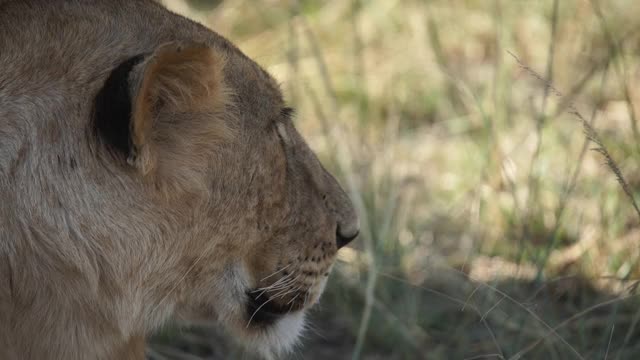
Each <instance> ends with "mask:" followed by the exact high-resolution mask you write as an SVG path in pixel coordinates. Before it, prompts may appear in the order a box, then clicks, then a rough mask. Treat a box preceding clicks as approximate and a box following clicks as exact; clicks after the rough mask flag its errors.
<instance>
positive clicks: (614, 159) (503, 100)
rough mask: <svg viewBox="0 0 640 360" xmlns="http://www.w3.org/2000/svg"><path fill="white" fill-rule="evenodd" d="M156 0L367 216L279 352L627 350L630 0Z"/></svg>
mask: <svg viewBox="0 0 640 360" xmlns="http://www.w3.org/2000/svg"><path fill="white" fill-rule="evenodd" d="M168 2H170V5H171V6H173V7H174V9H176V10H177V11H179V12H182V13H184V14H186V15H188V16H191V17H194V18H196V19H197V20H199V21H201V22H203V23H206V24H207V25H209V26H210V27H212V28H213V29H214V30H216V31H218V32H220V33H222V34H223V35H225V36H227V37H228V38H230V39H231V40H232V41H234V42H235V43H236V44H238V45H239V47H240V48H241V49H242V50H243V51H245V52H246V53H247V54H248V55H249V56H251V57H252V58H254V59H256V61H258V62H259V63H260V64H261V65H263V66H265V67H266V68H267V69H268V70H269V71H270V72H271V73H272V74H273V75H274V76H275V77H276V78H277V79H278V80H279V81H281V83H282V87H283V89H284V90H285V92H286V94H287V97H288V99H289V102H290V103H291V104H292V105H293V106H294V107H295V108H296V110H297V114H298V116H297V119H296V125H297V126H298V128H299V129H300V130H301V132H302V133H303V134H304V135H305V137H306V138H307V139H308V140H309V142H310V144H311V146H312V147H313V148H314V150H316V151H317V152H318V153H319V155H320V157H321V158H322V160H323V161H324V162H325V163H326V164H327V165H328V167H329V168H330V169H331V170H332V171H333V172H334V173H336V174H337V175H338V176H339V178H340V179H341V180H342V182H343V184H344V185H345V187H346V188H348V189H349V192H350V194H351V195H352V198H353V199H354V201H355V203H356V205H357V207H358V208H359V211H360V213H361V216H362V218H363V219H364V222H363V224H364V232H363V236H362V237H361V238H360V240H359V241H358V243H357V244H354V247H353V248H351V249H349V250H348V251H346V252H344V253H343V254H342V255H341V261H340V263H339V266H338V271H337V272H336V273H334V277H333V281H332V282H331V286H330V288H329V290H328V292H327V294H326V296H325V297H324V299H323V302H322V304H321V306H320V308H319V309H318V311H317V318H318V320H317V321H316V322H315V324H316V325H315V326H316V327H317V329H316V331H312V332H310V334H309V336H308V338H309V339H308V341H307V342H306V346H304V347H303V348H301V349H300V351H299V352H298V353H297V354H294V355H293V356H292V358H304V359H307V358H309V359H314V358H317V359H325V358H327V357H329V356H331V357H333V358H335V359H348V358H353V359H359V358H365V359H389V358H397V359H415V358H428V359H519V358H526V359H537V358H543V359H571V358H574V359H591V358H599V359H636V358H639V357H640V326H639V324H638V322H639V321H640V306H638V305H640V301H639V299H638V291H637V284H638V281H637V279H639V278H640V267H639V266H638V264H639V259H640V243H639V242H640V216H639V214H638V213H637V211H638V209H637V206H636V205H635V201H634V197H636V196H637V195H638V194H637V192H638V191H637V189H638V186H639V185H640V168H639V166H640V161H639V160H638V155H640V142H639V140H640V134H639V131H638V126H637V123H636V121H637V115H636V114H637V112H638V110H640V108H638V106H639V104H640V103H639V100H640V98H639V97H640V91H639V89H638V88H636V87H635V86H634V85H635V83H637V78H638V73H639V72H638V70H640V61H639V58H638V56H637V54H638V50H640V49H639V47H638V44H640V41H639V40H640V21H639V20H638V19H640V4H635V3H633V2H629V1H622V0H612V1H604V0H600V1H598V0H592V1H582V0H562V1H560V0H544V1H504V0H502V1H500V0H495V1H479V0H475V1H474V0H455V1H445V0H437V1H412V0H404V1H393V0H391V1H387V0H371V1H357V0H354V1H331V2H325V1H298V2H296V1H291V2H284V1H249V0H228V1H223V2H220V3H219V4H217V3H216V2H214V3H216V4H213V3H211V2H208V1H204V0H200V1H191V3H192V5H194V4H195V5H197V6H194V7H190V6H189V5H187V4H185V3H183V2H182V0H172V1H168ZM208 3H211V5H207V4H208ZM510 54H512V55H513V56H512V55H510ZM550 85H552V86H550ZM556 89H558V90H556ZM560 92H562V93H563V94H564V95H560ZM583 115H587V116H583ZM585 135H586V136H585ZM588 140H591V141H592V142H589V141H588ZM590 148H595V149H596V150H597V151H598V152H600V154H598V153H597V152H592V151H588V150H589V149H590ZM603 149H604V150H603ZM601 155H604V158H603V157H602V156H601ZM612 169H614V171H612ZM621 184H622V185H623V186H620V185H621ZM634 207H636V208H635V209H634ZM225 343H226V342H225V341H224V340H222V338H220V337H219V336H218V335H216V334H215V331H213V330H212V329H208V328H202V327H198V328H194V329H191V330H185V331H183V332H181V333H173V332H172V331H167V333H166V334H162V335H161V336H159V337H158V338H156V339H155V340H154V345H153V346H152V347H151V350H150V351H152V352H153V355H152V357H154V358H158V359H162V358H189V357H188V356H189V355H188V354H192V355H191V356H198V357H196V358H210V359H212V358H215V359H223V358H239V357H249V355H247V354H245V353H244V352H242V351H241V350H238V349H237V348H235V347H233V346H231V345H229V344H225Z"/></svg>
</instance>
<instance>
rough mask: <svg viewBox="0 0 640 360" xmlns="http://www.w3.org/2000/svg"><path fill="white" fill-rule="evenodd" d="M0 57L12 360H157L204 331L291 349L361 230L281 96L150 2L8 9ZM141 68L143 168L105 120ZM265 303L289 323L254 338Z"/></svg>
mask: <svg viewBox="0 0 640 360" xmlns="http://www.w3.org/2000/svg"><path fill="white" fill-rule="evenodd" d="M0 49H2V50H1V51H0V69H2V70H1V71H0V229H2V232H0V359H49V358H50V359H72V360H73V359H142V358H143V357H144V338H145V336H147V335H149V334H150V333H151V332H153V331H154V330H155V329H157V328H158V327H159V326H161V325H162V324H164V323H166V322H167V321H170V320H171V319H173V318H176V317H179V318H184V317H190V316H196V317H198V318H206V319H210V320H212V321H217V322H219V323H220V326H221V327H223V328H225V329H226V330H227V331H229V332H230V333H231V334H232V336H233V337H235V338H236V339H237V340H239V341H240V342H242V343H245V344H247V345H249V346H252V347H253V348H255V349H257V350H258V351H260V352H262V353H263V354H265V355H270V354H275V353H278V352H280V351H283V350H287V349H289V348H290V347H291V346H292V345H293V344H294V343H295V341H296V339H297V337H298V335H299V333H300V332H301V329H302V323H303V319H304V311H305V310H306V309H308V308H309V307H311V306H313V304H315V303H316V302H317V300H318V298H319V297H320V294H321V292H322V290H323V288H324V285H325V283H326V279H327V278H326V275H327V274H328V272H329V271H330V268H331V266H332V264H333V262H334V260H335V255H336V252H337V246H336V233H338V234H341V235H342V236H345V237H351V236H353V235H355V234H356V233H357V231H358V222H357V218H356V215H355V212H354V210H353V208H352V206H351V204H350V202H349V200H348V198H347V196H346V195H345V193H344V192H343V191H342V189H341V188H340V186H339V185H338V183H337V182H336V181H335V179H333V177H332V176H331V175H330V174H328V173H327V172H326V171H325V170H324V169H323V168H322V165H321V164H320V163H319V162H318V160H317V159H316V157H315V155H314V154H313V153H312V151H311V150H310V149H309V148H308V146H307V145H306V143H305V142H304V140H303V139H302V137H301V136H300V135H299V134H298V133H297V131H296V130H295V128H294V127H293V124H292V123H291V121H290V120H289V119H287V118H286V117H285V116H283V111H282V109H283V108H284V107H285V104H284V103H283V100H282V95H281V93H280V90H279V89H278V86H277V84H276V83H275V81H274V80H273V79H272V78H271V77H270V76H269V75H268V74H267V73H266V72H265V71H264V70H262V69H261V68H260V67H259V66H258V65H256V64H255V63H254V62H253V61H251V60H250V59H248V58H247V57H246V56H245V55H243V54H242V53H241V52H240V51H239V50H238V49H236V48H235V47H234V46H233V45H232V44H230V43H229V42H228V41H226V40H225V39H224V38H222V37H220V36H219V35H217V34H215V33H213V32H211V31H209V30H208V29H206V28H204V27H202V26H200V25H198V24H195V23H193V22H191V21H189V20H187V19H185V18H182V17H180V16H177V15H175V14H172V13H170V12H168V11H166V10H165V9H163V8H162V7H161V6H159V5H158V4H156V3H154V2H152V1H146V0H73V1H71V0H69V1H49V0H20V1H18V0H16V1H11V0H4V1H0ZM139 54H145V55H144V61H142V62H141V63H140V64H139V65H137V66H135V67H134V69H132V72H131V74H130V75H129V78H128V80H127V81H128V84H129V85H130V86H131V87H130V90H131V91H130V92H131V96H132V100H131V101H132V105H133V114H132V126H131V134H132V137H131V140H132V144H133V146H134V150H135V151H133V152H132V154H130V155H129V159H127V158H126V156H122V154H120V153H118V151H116V150H114V149H113V148H112V147H110V146H109V145H108V144H106V143H105V142H104V141H101V138H100V137H99V136H95V134H94V131H93V130H94V126H95V125H94V124H93V120H92V119H93V117H94V106H93V104H94V99H95V97H96V94H97V93H98V92H99V90H100V89H101V88H102V87H103V86H104V83H105V81H106V79H107V77H108V76H109V74H110V73H111V71H112V70H113V69H114V68H115V67H116V66H118V64H120V63H122V62H123V61H124V60H126V59H128V58H131V57H133V56H136V55H139ZM127 160H128V161H127ZM252 289H263V291H264V294H265V296H269V298H270V299H272V301H273V303H274V304H277V305H278V306H280V307H281V308H282V307H284V306H287V307H288V308H289V310H290V314H287V315H284V316H282V317H281V318H279V319H278V320H277V321H276V322H274V323H273V324H271V325H264V326H255V324H254V325H252V324H249V321H248V319H249V316H248V314H247V307H246V305H247V292H248V291H250V290H252Z"/></svg>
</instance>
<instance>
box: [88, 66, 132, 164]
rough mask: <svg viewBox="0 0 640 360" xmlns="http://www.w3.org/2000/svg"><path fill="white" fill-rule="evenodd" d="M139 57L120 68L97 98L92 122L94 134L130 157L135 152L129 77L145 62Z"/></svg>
mask: <svg viewBox="0 0 640 360" xmlns="http://www.w3.org/2000/svg"><path fill="white" fill-rule="evenodd" d="M143 57H144V56H143V55H137V56H134V57H132V58H129V59H127V60H125V61H124V62H123V63H121V64H120V65H118V66H117V67H116V68H115V69H113V71H111V74H109V77H108V78H107V80H106V81H105V83H104V86H103V87H102V89H100V91H99V92H98V94H97V95H96V98H95V102H94V111H93V121H94V126H95V132H96V134H98V136H100V137H101V138H102V139H103V140H104V141H106V142H107V143H108V144H109V145H111V146H113V147H114V148H115V149H116V150H118V151H120V152H122V153H123V154H124V155H125V156H129V155H131V154H132V152H133V150H134V149H133V145H132V143H131V113H132V103H133V99H132V98H131V93H130V87H129V74H130V73H131V70H132V69H133V67H134V66H136V65H137V64H138V63H140V61H142V59H143Z"/></svg>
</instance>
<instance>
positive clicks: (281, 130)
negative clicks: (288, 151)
mask: <svg viewBox="0 0 640 360" xmlns="http://www.w3.org/2000/svg"><path fill="white" fill-rule="evenodd" d="M276 130H277V131H278V135H280V139H282V141H283V142H284V143H285V144H287V145H289V144H290V143H291V140H290V139H289V134H288V133H287V128H286V127H285V124H284V123H283V122H277V123H276Z"/></svg>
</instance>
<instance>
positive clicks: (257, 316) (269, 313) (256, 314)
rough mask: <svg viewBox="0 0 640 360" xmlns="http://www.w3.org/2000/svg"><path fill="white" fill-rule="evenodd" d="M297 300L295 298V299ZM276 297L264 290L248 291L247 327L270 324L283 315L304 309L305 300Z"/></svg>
mask: <svg viewBox="0 0 640 360" xmlns="http://www.w3.org/2000/svg"><path fill="white" fill-rule="evenodd" d="M294 300H295V299H294ZM282 301H283V300H282V299H275V298H273V297H270V296H269V294H268V293H267V292H265V291H263V290H250V291H247V304H246V314H247V327H248V326H255V327H260V326H270V325H273V324H274V323H275V322H276V321H277V320H279V319H281V318H282V317H283V316H285V315H287V314H290V313H293V312H297V311H299V310H302V308H303V307H304V302H303V301H288V302H286V301H285V302H284V303H283V302H282Z"/></svg>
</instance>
